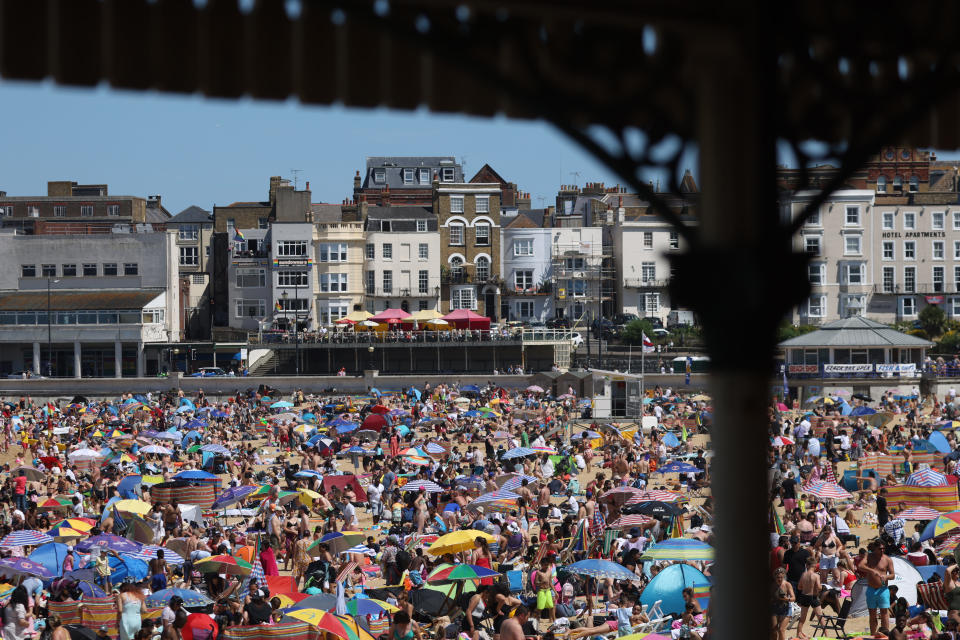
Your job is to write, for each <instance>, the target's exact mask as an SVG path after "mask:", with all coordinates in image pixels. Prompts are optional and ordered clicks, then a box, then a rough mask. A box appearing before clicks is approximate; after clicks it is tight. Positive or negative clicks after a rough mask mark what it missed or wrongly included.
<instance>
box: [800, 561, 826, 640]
mask: <svg viewBox="0 0 960 640" xmlns="http://www.w3.org/2000/svg"><path fill="white" fill-rule="evenodd" d="M798 588H799V591H798V593H797V604H799V605H800V619H799V620H798V621H797V636H798V637H799V638H800V639H801V640H806V638H807V637H808V636H807V635H806V634H805V633H804V632H803V625H804V623H805V622H806V621H807V611H809V610H811V609H812V610H813V615H814V616H816V618H820V616H822V615H823V610H822V609H821V608H820V589H821V583H820V574H819V573H818V572H817V560H816V558H814V557H812V556H811V557H809V558H807V570H806V571H804V572H803V575H802V576H800V583H799V587H798ZM810 620H811V622H812V621H813V620H814V618H813V617H811V618H810Z"/></svg>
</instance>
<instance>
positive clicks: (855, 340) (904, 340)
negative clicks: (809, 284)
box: [780, 316, 933, 348]
mask: <svg viewBox="0 0 960 640" xmlns="http://www.w3.org/2000/svg"><path fill="white" fill-rule="evenodd" d="M780 346H781V347H786V348H791V347H793V348H796V347H915V348H916V347H932V346H933V343H932V342H930V341H929V340H924V339H923V338H918V337H916V336H910V335H907V334H905V333H900V332H899V331H896V330H894V329H891V328H890V327H889V326H887V325H885V324H883V323H880V322H876V321H874V320H868V319H867V318H863V317H861V316H852V317H850V318H843V319H842V320H836V321H834V322H829V323H827V324H825V325H823V326H822V327H820V328H819V329H817V330H816V331H811V332H810V333H806V334H804V335H802V336H797V337H796V338H790V339H789V340H784V341H783V342H781V343H780Z"/></svg>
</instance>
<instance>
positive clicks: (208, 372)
mask: <svg viewBox="0 0 960 640" xmlns="http://www.w3.org/2000/svg"><path fill="white" fill-rule="evenodd" d="M225 375H227V372H226V371H224V370H223V369H221V368H220V367H200V368H199V369H197V370H196V371H194V372H193V373H191V374H190V376H191V377H193V378H212V377H215V376H225Z"/></svg>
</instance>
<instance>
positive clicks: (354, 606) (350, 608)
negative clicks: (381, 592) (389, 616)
mask: <svg viewBox="0 0 960 640" xmlns="http://www.w3.org/2000/svg"><path fill="white" fill-rule="evenodd" d="M397 611H400V609H398V608H397V607H395V606H393V605H392V604H390V603H389V602H385V601H383V600H377V599H376V598H358V597H357V596H354V597H353V598H350V599H349V600H347V613H349V614H350V615H352V616H376V615H380V614H384V613H395V612H397Z"/></svg>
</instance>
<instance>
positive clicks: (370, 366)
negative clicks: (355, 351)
mask: <svg viewBox="0 0 960 640" xmlns="http://www.w3.org/2000/svg"><path fill="white" fill-rule="evenodd" d="M367 370H369V371H373V345H370V346H369V347H367Z"/></svg>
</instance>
